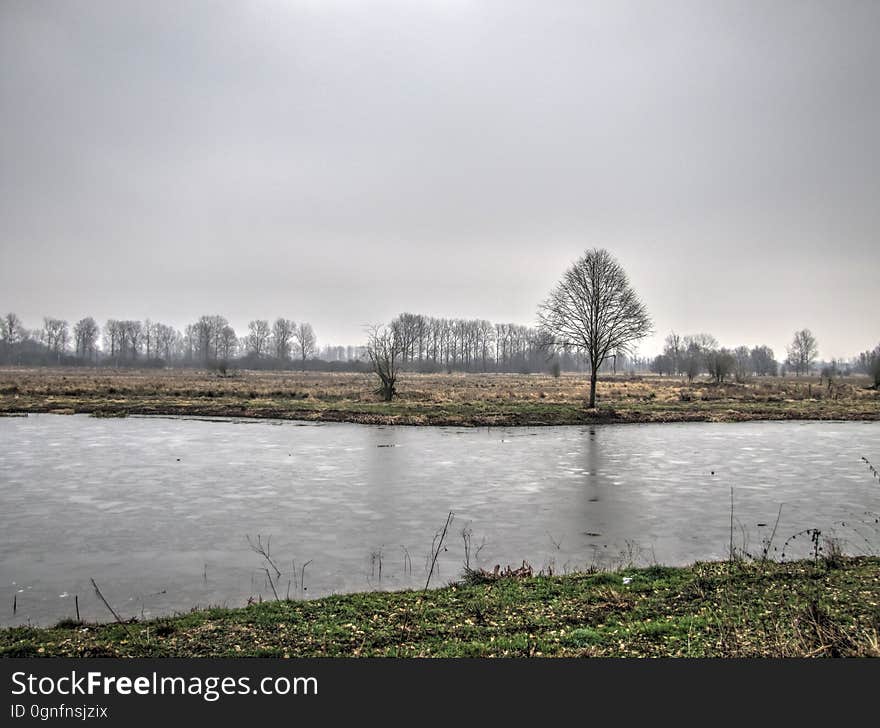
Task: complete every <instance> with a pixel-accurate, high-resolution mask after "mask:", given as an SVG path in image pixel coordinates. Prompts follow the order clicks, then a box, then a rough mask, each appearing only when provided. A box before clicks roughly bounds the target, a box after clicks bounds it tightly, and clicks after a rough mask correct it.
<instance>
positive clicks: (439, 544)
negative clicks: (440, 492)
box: [425, 511, 455, 591]
mask: <svg viewBox="0 0 880 728" xmlns="http://www.w3.org/2000/svg"><path fill="white" fill-rule="evenodd" d="M454 517H455V514H454V513H453V512H452V511H449V515H448V516H446V525H445V526H443V533H441V534H440V543H438V544H437V549H436V550H435V551H434V557H433V559H432V560H431V570H430V571H429V572H428V580H427V581H426V582H425V591H428V584H430V583H431V575H432V574H433V573H434V565H435V564H436V563H437V557H438V556H439V555H440V549H441V548H443V539H444V538H446V531H447V529H448V528H449V524H450V523H452V519H453V518H454Z"/></svg>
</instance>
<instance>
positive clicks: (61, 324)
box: [40, 316, 70, 364]
mask: <svg viewBox="0 0 880 728" xmlns="http://www.w3.org/2000/svg"><path fill="white" fill-rule="evenodd" d="M40 338H41V339H42V342H43V344H44V345H45V346H46V348H47V349H48V350H49V351H50V352H52V354H54V355H55V356H56V357H57V358H58V363H59V364H60V363H61V356H62V355H63V354H64V352H65V351H66V350H67V342H68V340H69V339H70V329H69V328H68V324H67V321H63V320H62V319H57V318H51V317H49V316H46V317H44V318H43V328H42V330H41V332H40Z"/></svg>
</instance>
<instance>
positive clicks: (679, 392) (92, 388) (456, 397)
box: [0, 369, 880, 427]
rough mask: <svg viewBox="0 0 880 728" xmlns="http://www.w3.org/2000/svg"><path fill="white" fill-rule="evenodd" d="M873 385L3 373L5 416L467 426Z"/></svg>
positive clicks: (790, 402)
mask: <svg viewBox="0 0 880 728" xmlns="http://www.w3.org/2000/svg"><path fill="white" fill-rule="evenodd" d="M867 384H868V380H867V379H864V378H863V379H858V378H854V379H847V380H836V381H832V382H828V381H827V380H824V381H821V382H820V380H818V379H817V378H812V379H811V378H801V379H795V378H787V379H780V378H753V379H752V380H750V381H748V382H746V383H743V384H725V385H712V384H710V383H708V382H706V381H700V380H698V381H695V382H693V383H688V382H686V381H684V380H682V379H679V378H670V377H658V376H645V377H629V376H624V375H620V376H616V377H604V378H602V379H601V380H600V382H599V386H598V397H599V406H598V407H597V408H596V409H592V410H591V409H587V408H586V407H585V406H584V397H585V394H586V380H585V378H584V377H583V376H582V375H574V374H564V375H563V376H561V377H552V376H549V375H541V374H534V375H525V374H523V375H516V374H405V375H403V376H402V377H401V380H400V385H399V391H400V396H399V397H398V398H396V399H395V400H394V401H393V402H390V403H387V402H381V401H378V400H377V398H376V397H375V395H374V394H373V390H374V389H375V382H373V379H372V378H371V377H370V376H369V375H367V374H356V373H339V374H334V373H324V372H251V371H247V372H236V373H233V374H231V375H222V376H221V375H220V374H218V373H215V372H205V371H197V370H160V371H155V370H94V369H0V414H25V413H58V414H75V413H85V414H92V415H95V416H125V415H129V414H131V415H184V416H200V417H244V418H272V419H290V420H307V421H322V422H356V423H361V424H387V425H446V426H465V427H468V426H470V427H485V426H539V425H585V424H597V423H629V422H743V421H749V420H880V392H878V391H876V390H873V389H869V388H868V387H867Z"/></svg>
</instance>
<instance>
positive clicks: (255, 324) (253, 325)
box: [245, 319, 272, 359]
mask: <svg viewBox="0 0 880 728" xmlns="http://www.w3.org/2000/svg"><path fill="white" fill-rule="evenodd" d="M271 338H272V329H271V328H270V327H269V322H268V321H266V320H265V319H257V320H256V321H251V322H250V323H249V324H248V335H247V337H246V344H245V346H246V350H247V353H248V354H250V355H251V356H254V357H256V358H257V359H259V358H261V357H264V356H266V355H267V354H268V353H269V340H270V339H271Z"/></svg>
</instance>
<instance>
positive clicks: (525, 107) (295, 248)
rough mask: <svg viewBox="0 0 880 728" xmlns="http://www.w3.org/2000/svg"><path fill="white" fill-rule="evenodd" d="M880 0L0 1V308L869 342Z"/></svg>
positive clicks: (879, 200) (35, 319)
mask: <svg viewBox="0 0 880 728" xmlns="http://www.w3.org/2000/svg"><path fill="white" fill-rule="evenodd" d="M878 38H880V3H877V2H871V1H865V2H855V1H842V0H834V1H832V0H828V1H826V2H809V1H797V2H794V1H793V2H782V1H781V0H780V1H775V2H774V1H768V0H761V1H760V2H734V1H732V0H731V1H729V2H705V1H703V2H666V1H664V2H659V1H658V2H639V3H626V2H619V1H615V2H607V3H585V2H552V1H550V0H545V1H539V0H536V1H535V2H516V1H515V0H499V1H498V2H466V1H465V0H460V1H455V0H448V1H445V2H441V1H439V0H438V1H436V2H430V1H428V0H420V1H419V2H396V3H392V2H365V1H362V2H355V1H352V2H333V1H332V0H315V1H314V2H280V1H279V2H253V1H248V2H244V1H242V2H207V1H205V2H192V3H191V2H182V1H181V0H173V2H156V0H149V1H146V0H145V1H144V2H118V1H117V0H113V1H109V2H97V1H95V0H89V1H88V2H84V1H83V2H32V1H30V0H0V309H2V310H3V311H5V310H9V309H11V310H15V311H17V312H18V313H19V315H21V316H22V317H23V318H24V320H25V323H26V324H27V325H29V326H37V325H38V323H39V321H40V318H41V317H42V316H43V315H46V314H48V315H55V316H59V317H64V318H68V319H70V320H75V319H76V318H79V317H80V316H83V315H94V316H95V317H96V318H97V319H98V320H99V321H100V322H103V320H104V319H106V318H107V317H117V318H145V317H148V316H149V317H152V318H153V319H154V320H155V319H158V320H162V321H165V322H168V323H173V324H175V325H178V326H182V325H184V324H185V323H187V322H188V321H191V320H193V319H195V318H197V317H198V316H199V315H201V314H203V313H221V314H223V315H225V316H227V317H228V318H229V319H230V321H231V322H232V324H233V325H234V326H235V327H236V329H237V330H238V331H239V333H240V334H241V333H244V329H245V328H246V325H247V322H248V320H250V319H251V318H257V317H259V318H274V317H276V316H278V315H284V316H287V317H289V318H294V319H297V320H308V321H311V322H312V324H313V325H314V326H315V329H316V332H317V334H318V337H319V339H320V343H352V344H354V343H360V341H361V340H362V339H363V327H364V325H365V324H369V323H373V322H379V321H383V320H388V319H389V318H391V317H392V316H393V315H394V314H396V313H398V312H400V311H403V310H408V311H414V312H421V313H427V314H434V315H443V316H467V317H480V318H488V319H490V320H493V321H505V322H506V321H513V322H517V323H532V322H534V319H535V309H536V306H537V304H538V303H539V302H540V300H542V299H543V298H544V297H545V296H546V295H547V293H548V292H549V290H550V288H551V287H552V286H553V284H554V283H555V282H556V280H557V279H558V278H559V276H560V274H561V273H562V272H563V270H564V269H565V267H566V266H567V265H569V264H570V263H571V262H572V261H573V260H574V259H575V258H576V257H577V256H578V255H580V254H581V253H582V252H583V250H584V249H585V248H588V247H593V246H599V247H606V248H608V249H609V250H610V251H611V252H612V253H613V254H614V255H616V256H617V257H618V259H619V260H620V261H621V263H622V264H623V265H624V267H625V268H626V270H627V271H628V273H629V275H630V278H631V281H632V282H633V284H634V286H635V287H636V289H637V290H638V292H639V293H640V294H641V296H642V297H643V299H644V300H645V302H646V304H647V306H648V308H649V310H650V312H651V313H652V315H653V317H654V320H655V326H656V328H657V335H656V336H654V337H652V338H651V339H648V340H646V341H645V342H644V344H643V346H642V351H643V352H644V353H653V352H656V351H657V350H658V349H659V347H660V344H661V342H662V338H663V336H665V334H666V333H668V331H669V330H670V329H672V328H674V329H676V330H677V331H679V332H682V333H690V332H697V331H708V332H710V333H712V334H714V335H715V336H716V337H717V338H718V339H719V341H721V343H722V344H726V345H738V344H741V343H746V344H757V343H767V344H769V345H771V346H772V347H773V348H774V349H775V350H776V354H777V356H778V357H781V356H783V355H784V345H785V344H786V343H788V341H789V340H790V338H791V335H792V333H793V332H794V330H795V329H797V328H802V327H805V326H806V327H809V328H811V329H812V330H813V332H814V334H815V335H816V337H817V338H818V340H819V344H820V354H821V356H823V357H832V356H834V357H837V356H850V355H852V354H854V353H856V352H857V351H861V350H864V349H866V348H869V347H870V346H873V345H875V344H876V343H877V342H878V340H880V316H878V315H877V293H876V292H877V281H878V277H880V262H878V260H880V259H878V251H880V245H878V231H880V171H878V170H880V167H878V163H880V131H878V130H880V43H878V42H877V39H878Z"/></svg>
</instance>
